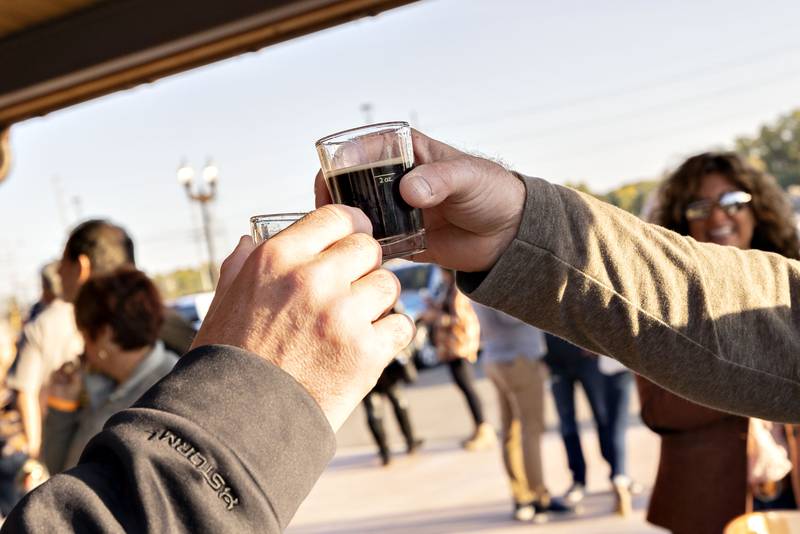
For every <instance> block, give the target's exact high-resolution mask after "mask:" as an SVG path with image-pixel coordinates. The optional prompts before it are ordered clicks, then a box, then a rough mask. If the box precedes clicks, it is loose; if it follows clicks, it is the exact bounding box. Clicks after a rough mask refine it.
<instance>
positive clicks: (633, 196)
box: [566, 180, 660, 215]
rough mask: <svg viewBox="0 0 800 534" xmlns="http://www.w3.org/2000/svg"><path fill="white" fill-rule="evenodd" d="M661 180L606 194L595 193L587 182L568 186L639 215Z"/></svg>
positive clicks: (630, 185) (642, 182) (624, 187)
mask: <svg viewBox="0 0 800 534" xmlns="http://www.w3.org/2000/svg"><path fill="white" fill-rule="evenodd" d="M659 183H660V181H659V180H643V181H640V182H633V183H630V184H625V185H621V186H619V187H617V188H616V189H613V190H611V191H609V192H608V193H605V194H600V193H595V192H593V191H592V190H591V188H590V187H589V186H588V185H586V183H585V182H579V183H577V184H570V183H568V184H566V185H567V186H568V187H571V188H573V189H577V190H578V191H580V192H582V193H586V194H589V195H592V196H593V197H596V198H599V199H600V200H604V201H606V202H608V203H609V204H613V205H614V206H617V207H618V208H622V209H624V210H625V211H628V212H630V213H633V214H634V215H639V214H640V213H641V211H642V208H643V207H644V203H645V201H646V200H647V198H648V197H649V196H650V194H651V193H652V192H653V191H654V190H655V189H656V187H658V184H659Z"/></svg>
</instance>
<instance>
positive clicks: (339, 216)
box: [316, 204, 351, 226]
mask: <svg viewBox="0 0 800 534" xmlns="http://www.w3.org/2000/svg"><path fill="white" fill-rule="evenodd" d="M316 216H317V217H318V218H319V219H320V223H321V224H326V225H327V224H331V225H347V226H351V224H350V219H349V217H348V216H347V215H346V214H345V211H344V210H343V209H342V207H341V206H336V205H333V204H327V205H325V206H322V207H321V208H318V209H317V211H316Z"/></svg>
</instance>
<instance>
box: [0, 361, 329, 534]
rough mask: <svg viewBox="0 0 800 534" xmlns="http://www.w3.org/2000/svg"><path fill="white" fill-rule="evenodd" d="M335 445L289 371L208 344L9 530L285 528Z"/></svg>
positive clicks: (20, 511)
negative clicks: (250, 417) (285, 371)
mask: <svg viewBox="0 0 800 534" xmlns="http://www.w3.org/2000/svg"><path fill="white" fill-rule="evenodd" d="M249 416H252V417H253V418H252V419H248V417H249ZM334 446H335V442H334V435H333V432H332V430H331V428H330V425H329V424H328V421H327V419H326V418H325V415H324V414H323V412H322V410H320V408H319V406H318V405H317V403H316V402H315V401H314V400H313V399H312V398H311V396H309V395H308V393H307V392H306V391H305V389H303V387H302V386H300V385H299V384H298V383H297V382H296V381H295V380H294V379H293V378H292V377H291V376H289V375H288V374H286V373H284V372H283V371H281V370H280V369H279V368H277V367H275V366H273V365H271V364H269V363H267V362H266V361H265V360H263V359H262V358H259V357H257V356H255V355H253V354H250V353H248V352H246V351H243V350H240V349H236V348H233V347H227V346H206V347H200V348H198V349H195V350H193V351H191V352H190V353H189V354H187V355H186V356H184V357H183V358H181V360H179V362H178V364H177V365H176V366H175V370H174V371H173V372H172V373H170V374H169V375H168V376H167V377H165V378H164V379H163V380H161V381H160V382H159V383H158V384H156V385H155V386H154V387H153V388H152V389H150V390H149V391H148V392H147V393H146V394H145V395H144V396H143V397H142V398H141V399H139V401H138V402H137V403H136V404H135V405H134V406H133V407H132V408H130V409H128V410H124V411H122V412H119V413H118V414H117V415H115V416H113V417H112V418H111V419H110V420H109V422H108V424H107V425H106V427H105V429H104V430H103V432H101V433H100V434H98V435H97V436H96V437H95V438H94V439H92V441H91V442H90V443H89V445H88V446H87V448H86V450H85V451H84V453H83V456H82V457H81V462H80V464H79V465H78V466H77V467H76V468H74V469H71V470H69V471H67V472H66V473H64V474H61V475H56V476H55V477H53V478H52V479H50V481H48V482H47V483H45V484H43V485H42V486H40V487H39V488H37V489H36V490H34V491H33V492H31V493H30V494H28V495H27V496H26V497H25V498H24V499H23V500H22V501H21V502H20V504H19V505H18V506H17V507H16V508H15V509H14V510H13V511H12V512H11V514H10V515H9V517H8V519H7V520H6V522H5V524H4V525H3V530H2V532H98V531H103V532H159V533H160V532H187V531H192V532H237V533H238V532H254V531H258V532H280V531H281V530H283V529H284V528H285V527H286V526H287V525H288V524H289V521H290V520H291V518H292V516H293V515H294V513H295V511H296V510H297V507H298V506H299V505H300V503H301V502H302V500H303V499H304V498H305V496H306V495H307V494H308V492H309V491H310V490H311V487H312V486H313V484H314V482H315V481H316V480H317V478H318V477H319V476H320V474H321V473H322V471H323V469H324V468H325V465H326V464H327V463H328V461H329V460H330V459H331V457H332V456H333V452H334Z"/></svg>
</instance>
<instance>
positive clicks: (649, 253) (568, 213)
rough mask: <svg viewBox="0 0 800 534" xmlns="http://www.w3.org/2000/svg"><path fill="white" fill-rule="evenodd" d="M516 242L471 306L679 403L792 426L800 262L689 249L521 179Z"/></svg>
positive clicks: (595, 203)
mask: <svg viewBox="0 0 800 534" xmlns="http://www.w3.org/2000/svg"><path fill="white" fill-rule="evenodd" d="M524 183H525V186H526V190H527V198H526V201H525V208H524V213H523V216H522V222H521V224H520V228H519V231H518V233H517V236H516V238H515V239H514V240H513V241H512V242H511V244H510V245H509V246H508V248H507V249H506V251H505V252H504V253H503V255H502V256H501V257H500V258H499V259H498V261H497V263H496V264H495V265H494V267H493V268H492V270H491V271H489V272H488V273H459V275H458V276H459V284H460V286H461V287H462V289H464V290H465V291H466V292H467V294H468V295H469V296H470V298H472V299H474V300H477V301H478V302H481V303H483V304H486V305H488V306H490V307H493V308H498V309H500V310H502V311H504V312H506V313H508V314H510V315H514V316H516V317H518V318H520V319H522V320H524V321H526V322H527V323H529V324H532V325H533V326H536V327H538V328H541V329H542V330H546V331H548V332H551V333H553V334H555V335H557V336H560V337H562V338H564V339H566V340H568V341H570V342H572V343H575V344H576V345H579V346H581V347H584V348H586V349H588V350H591V351H592V352H596V353H598V354H606V355H608V356H611V357H613V358H616V359H617V360H619V361H621V362H622V363H623V364H625V365H626V366H627V367H629V368H630V369H632V370H634V371H636V372H637V373H638V374H641V375H642V376H645V377H646V378H648V379H650V380H652V381H653V382H655V383H657V384H659V385H661V386H663V387H665V388H667V389H668V390H670V391H672V392H674V393H676V394H678V395H680V396H681V397H684V398H687V399H690V400H693V401H695V402H698V403H701V404H704V405H707V406H711V407H713V408H717V409H720V410H724V411H729V412H733V413H737V414H741V415H748V416H754V417H759V418H762V419H767V420H772V421H781V422H800V305H797V306H795V305H794V302H793V301H794V300H796V299H797V295H800V262H797V261H794V260H789V259H787V258H785V257H783V256H780V255H777V254H769V253H765V252H760V251H756V250H739V249H736V248H733V247H721V246H718V245H713V244H707V243H697V242H696V241H694V240H693V239H691V238H687V237H682V236H680V235H678V234H676V233H674V232H670V231H669V230H666V229H664V228H660V227H657V226H654V225H650V224H647V223H644V222H642V221H641V220H639V219H638V218H636V217H634V216H633V215H631V214H629V213H626V212H624V211H622V210H619V209H617V208H615V207H614V206H611V205H609V204H607V203H605V202H601V201H599V200H597V199H595V198H592V197H589V196H587V195H583V194H581V193H579V192H577V191H574V190H572V189H569V188H566V187H561V186H557V185H553V184H550V183H548V182H546V181H544V180H539V179H536V178H524Z"/></svg>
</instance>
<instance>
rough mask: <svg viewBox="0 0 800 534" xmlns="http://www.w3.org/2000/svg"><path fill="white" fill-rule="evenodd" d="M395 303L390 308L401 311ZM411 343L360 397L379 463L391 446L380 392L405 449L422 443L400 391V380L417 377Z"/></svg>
mask: <svg viewBox="0 0 800 534" xmlns="http://www.w3.org/2000/svg"><path fill="white" fill-rule="evenodd" d="M399 310H400V305H399V303H398V304H397V305H395V307H394V308H393V310H392V311H393V312H394V313H401V312H400V311H399ZM411 352H412V349H411V345H409V346H408V347H406V348H405V349H403V350H402V351H401V352H400V354H398V355H397V356H395V357H394V359H393V360H392V361H391V362H390V363H389V365H387V366H386V369H384V370H383V373H381V376H380V377H379V378H378V382H377V383H376V384H375V387H373V388H372V389H371V390H370V392H369V393H367V396H366V397H364V401H363V403H364V410H365V412H366V415H367V425H368V426H369V430H370V432H371V433H372V437H373V438H375V443H376V445H378V454H379V456H380V458H381V463H382V464H383V465H389V463H390V462H391V455H392V454H391V449H390V448H389V442H388V440H387V439H386V428H385V426H384V424H383V417H384V413H385V409H384V406H383V404H384V403H383V402H382V400H383V399H381V398H380V397H381V396H383V397H384V399H385V400H388V401H389V402H390V403H391V405H392V410H393V411H394V415H395V417H396V418H397V423H398V425H399V426H400V431H401V432H402V433H403V438H405V441H406V452H407V453H408V454H414V453H415V452H416V451H417V450H419V448H420V447H421V446H422V443H423V440H421V439H419V438H418V437H416V435H415V434H414V427H413V425H412V424H411V415H410V414H409V408H408V400H407V399H406V396H405V394H404V393H403V386H402V385H401V384H402V383H403V382H406V383H409V384H410V383H413V382H414V381H415V380H416V378H417V369H416V367H414V362H413V361H412V360H411Z"/></svg>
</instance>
